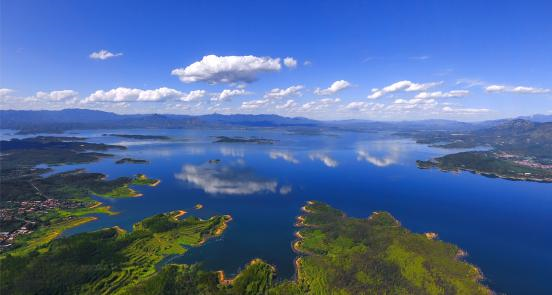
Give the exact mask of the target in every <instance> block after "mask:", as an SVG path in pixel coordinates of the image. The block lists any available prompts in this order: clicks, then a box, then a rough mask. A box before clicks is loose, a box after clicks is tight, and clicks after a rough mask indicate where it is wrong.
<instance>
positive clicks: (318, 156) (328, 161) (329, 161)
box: [309, 152, 339, 168]
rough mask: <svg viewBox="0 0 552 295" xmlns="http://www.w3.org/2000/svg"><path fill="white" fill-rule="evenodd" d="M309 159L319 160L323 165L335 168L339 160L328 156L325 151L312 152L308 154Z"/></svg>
mask: <svg viewBox="0 0 552 295" xmlns="http://www.w3.org/2000/svg"><path fill="white" fill-rule="evenodd" d="M309 158H310V159H311V160H320V161H321V162H322V163H324V165H326V166H328V167H330V168H335V167H337V166H338V165H339V162H337V161H336V160H334V159H333V158H332V157H330V156H329V155H328V154H327V153H324V152H312V153H310V154H309Z"/></svg>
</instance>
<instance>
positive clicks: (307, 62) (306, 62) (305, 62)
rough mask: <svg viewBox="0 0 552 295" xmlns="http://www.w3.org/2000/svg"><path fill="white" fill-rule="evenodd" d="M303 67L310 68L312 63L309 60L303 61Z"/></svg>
mask: <svg viewBox="0 0 552 295" xmlns="http://www.w3.org/2000/svg"><path fill="white" fill-rule="evenodd" d="M303 65H304V66H307V67H308V66H312V61H310V60H305V61H304V62H303Z"/></svg>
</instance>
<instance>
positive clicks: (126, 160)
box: [115, 158, 148, 164]
mask: <svg viewBox="0 0 552 295" xmlns="http://www.w3.org/2000/svg"><path fill="white" fill-rule="evenodd" d="M127 163H128V164H147V163H148V161H147V160H141V159H133V158H122V159H120V160H117V161H115V164H127Z"/></svg>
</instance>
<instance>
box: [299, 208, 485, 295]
mask: <svg viewBox="0 0 552 295" xmlns="http://www.w3.org/2000/svg"><path fill="white" fill-rule="evenodd" d="M304 211H305V214H304V221H303V225H302V228H301V230H300V232H299V237H301V239H300V240H299V241H298V242H297V243H296V244H294V247H295V249H296V250H297V251H299V252H302V253H305V254H306V255H305V256H304V257H301V258H300V260H299V261H298V262H297V266H298V273H297V275H298V282H297V283H298V284H299V286H300V287H301V289H302V290H304V291H305V292H306V293H307V294H488V293H489V290H488V289H486V288H485V287H484V286H482V285H480V284H479V283H478V280H479V279H480V276H481V275H480V273H479V271H478V270H477V268H475V267H474V266H472V265H470V264H468V263H465V262H463V261H460V260H458V259H457V255H458V253H459V250H460V249H459V248H458V247H456V246H454V245H451V244H448V243H444V242H441V241H438V240H430V239H428V238H426V237H425V236H424V235H421V234H415V233H411V232H409V231H408V230H406V229H404V228H403V227H401V225H400V223H399V222H398V221H397V220H396V219H394V218H393V217H392V216H391V215H390V214H389V213H386V212H377V213H374V214H372V216H370V218H368V219H356V218H349V217H346V216H345V215H344V214H343V213H342V212H340V211H337V210H336V209H333V208H331V207H329V206H328V205H326V204H322V203H317V202H309V204H308V205H307V206H305V208H304Z"/></svg>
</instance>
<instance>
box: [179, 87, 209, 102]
mask: <svg viewBox="0 0 552 295" xmlns="http://www.w3.org/2000/svg"><path fill="white" fill-rule="evenodd" d="M206 94H207V91H205V90H192V91H190V92H189V93H188V94H184V95H183V96H182V97H180V100H181V101H186V102H190V101H196V100H198V99H200V98H203V97H205V95H206Z"/></svg>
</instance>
